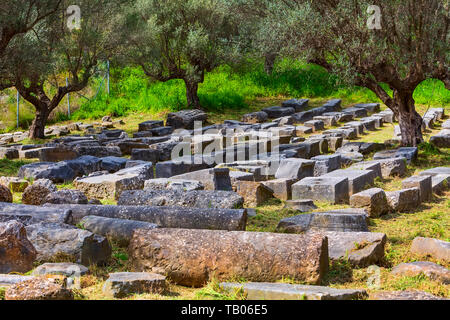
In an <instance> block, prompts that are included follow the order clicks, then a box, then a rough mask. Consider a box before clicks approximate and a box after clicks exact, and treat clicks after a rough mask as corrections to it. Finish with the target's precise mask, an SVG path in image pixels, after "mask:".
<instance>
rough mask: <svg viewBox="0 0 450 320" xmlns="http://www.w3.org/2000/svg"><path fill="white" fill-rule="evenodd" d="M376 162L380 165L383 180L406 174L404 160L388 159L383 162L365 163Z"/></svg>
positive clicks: (400, 158)
mask: <svg viewBox="0 0 450 320" xmlns="http://www.w3.org/2000/svg"><path fill="white" fill-rule="evenodd" d="M374 162H378V163H379V164H380V165H381V174H382V176H383V178H384V179H388V178H391V177H395V176H400V177H401V176H403V175H404V174H405V172H406V162H407V161H406V158H404V157H398V158H390V159H384V160H374V161H367V162H366V163H374Z"/></svg>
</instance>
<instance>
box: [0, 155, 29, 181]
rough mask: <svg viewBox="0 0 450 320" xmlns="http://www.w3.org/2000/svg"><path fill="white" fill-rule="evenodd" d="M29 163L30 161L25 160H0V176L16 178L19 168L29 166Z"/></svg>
mask: <svg viewBox="0 0 450 320" xmlns="http://www.w3.org/2000/svg"><path fill="white" fill-rule="evenodd" d="M31 162H32V161H27V160H9V159H0V176H6V177H12V176H17V173H18V172H19V169H20V167H22V166H24V165H26V164H30V163H31Z"/></svg>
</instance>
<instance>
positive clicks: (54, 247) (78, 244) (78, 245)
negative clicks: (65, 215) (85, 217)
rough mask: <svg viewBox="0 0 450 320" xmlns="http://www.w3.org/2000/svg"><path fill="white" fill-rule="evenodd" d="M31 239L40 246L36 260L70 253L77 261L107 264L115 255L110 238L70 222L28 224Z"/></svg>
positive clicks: (44, 259)
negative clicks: (113, 254)
mask: <svg viewBox="0 0 450 320" xmlns="http://www.w3.org/2000/svg"><path fill="white" fill-rule="evenodd" d="M26 230H27V235H28V238H29V240H30V242H31V243H32V244H33V246H34V247H35V248H36V251H37V257H36V260H38V261H41V262H47V261H54V260H55V259H58V257H59V256H61V255H64V256H69V257H71V258H74V259H75V260H76V262H77V263H81V264H82V265H85V266H89V265H91V264H98V265H101V264H104V263H106V262H107V261H108V260H109V259H110V257H111V246H110V244H109V243H108V240H107V239H106V238H104V237H102V236H99V235H95V234H93V233H91V232H89V231H87V230H81V229H77V228H74V227H72V226H69V225H66V224H57V223H39V224H33V225H29V226H27V227H26Z"/></svg>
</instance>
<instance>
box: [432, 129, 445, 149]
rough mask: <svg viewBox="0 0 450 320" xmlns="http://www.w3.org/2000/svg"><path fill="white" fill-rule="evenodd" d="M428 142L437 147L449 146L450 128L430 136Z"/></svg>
mask: <svg viewBox="0 0 450 320" xmlns="http://www.w3.org/2000/svg"><path fill="white" fill-rule="evenodd" d="M430 143H431V144H433V145H435V146H436V147H438V148H450V130H449V129H444V130H442V131H440V132H439V133H438V134H437V135H435V136H432V137H431V138H430Z"/></svg>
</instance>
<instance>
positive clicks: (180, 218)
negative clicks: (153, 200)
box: [50, 205, 247, 231]
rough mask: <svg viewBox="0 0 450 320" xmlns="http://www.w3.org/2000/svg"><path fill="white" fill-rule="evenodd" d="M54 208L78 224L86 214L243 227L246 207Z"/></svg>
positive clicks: (175, 225) (172, 224)
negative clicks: (67, 212) (64, 211)
mask: <svg viewBox="0 0 450 320" xmlns="http://www.w3.org/2000/svg"><path fill="white" fill-rule="evenodd" d="M50 207H52V208H54V210H57V209H58V210H70V211H71V212H72V217H73V221H72V223H71V224H73V225H77V224H78V223H80V221H81V220H82V219H83V218H84V217H86V216H98V217H105V218H112V219H125V220H134V221H144V222H149V223H153V224H156V225H158V226H160V227H162V228H183V229H209V230H229V231H234V230H237V231H242V230H245V226H246V223H247V212H246V210H243V209H239V210H235V209H213V208H205V209H198V208H184V207H150V206H103V205H51V206H50Z"/></svg>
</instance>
